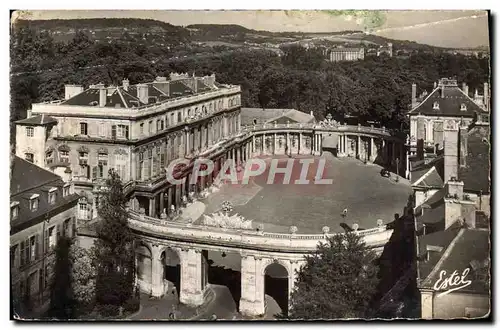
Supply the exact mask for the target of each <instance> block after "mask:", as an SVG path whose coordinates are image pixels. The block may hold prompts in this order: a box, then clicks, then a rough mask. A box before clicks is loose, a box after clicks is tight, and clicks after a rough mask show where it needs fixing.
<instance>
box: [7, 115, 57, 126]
mask: <svg viewBox="0 0 500 330" xmlns="http://www.w3.org/2000/svg"><path fill="white" fill-rule="evenodd" d="M16 124H24V125H46V124H57V120H56V119H55V118H53V117H51V116H47V115H39V116H33V117H30V118H25V119H21V120H18V121H16Z"/></svg>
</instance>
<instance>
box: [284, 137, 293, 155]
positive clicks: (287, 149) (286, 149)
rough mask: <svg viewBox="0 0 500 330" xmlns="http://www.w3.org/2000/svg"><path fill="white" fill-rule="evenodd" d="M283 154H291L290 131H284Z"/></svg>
mask: <svg viewBox="0 0 500 330" xmlns="http://www.w3.org/2000/svg"><path fill="white" fill-rule="evenodd" d="M287 152H288V153H287ZM285 154H286V155H291V154H292V144H291V143H290V133H288V132H286V141H285Z"/></svg>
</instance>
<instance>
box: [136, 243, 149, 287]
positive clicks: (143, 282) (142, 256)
mask: <svg viewBox="0 0 500 330" xmlns="http://www.w3.org/2000/svg"><path fill="white" fill-rule="evenodd" d="M135 256H136V276H137V282H138V284H139V288H140V289H141V291H143V292H147V293H150V292H151V282H152V280H151V271H152V259H151V251H150V250H149V248H148V247H147V246H145V245H142V244H140V245H139V246H137V248H136V249H135Z"/></svg>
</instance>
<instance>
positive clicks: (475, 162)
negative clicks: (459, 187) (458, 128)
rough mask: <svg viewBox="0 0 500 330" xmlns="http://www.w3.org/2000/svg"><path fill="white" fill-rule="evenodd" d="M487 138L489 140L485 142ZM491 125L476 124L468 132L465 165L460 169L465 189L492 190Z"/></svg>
mask: <svg viewBox="0 0 500 330" xmlns="http://www.w3.org/2000/svg"><path fill="white" fill-rule="evenodd" d="M484 139H486V140H487V141H488V142H484ZM489 141H490V127H489V126H476V127H473V128H472V129H471V130H470V131H469V132H468V137H467V157H466V160H465V166H460V167H459V169H458V177H459V178H460V180H462V181H463V182H464V190H467V191H474V192H479V191H482V192H483V193H484V194H488V193H489V192H490V170H491V164H490V157H491V156H490V146H489V145H488V144H489Z"/></svg>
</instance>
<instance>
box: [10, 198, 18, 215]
mask: <svg viewBox="0 0 500 330" xmlns="http://www.w3.org/2000/svg"><path fill="white" fill-rule="evenodd" d="M18 216H19V203H18V202H15V203H12V204H10V218H11V219H16V218H17V217H18Z"/></svg>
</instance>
